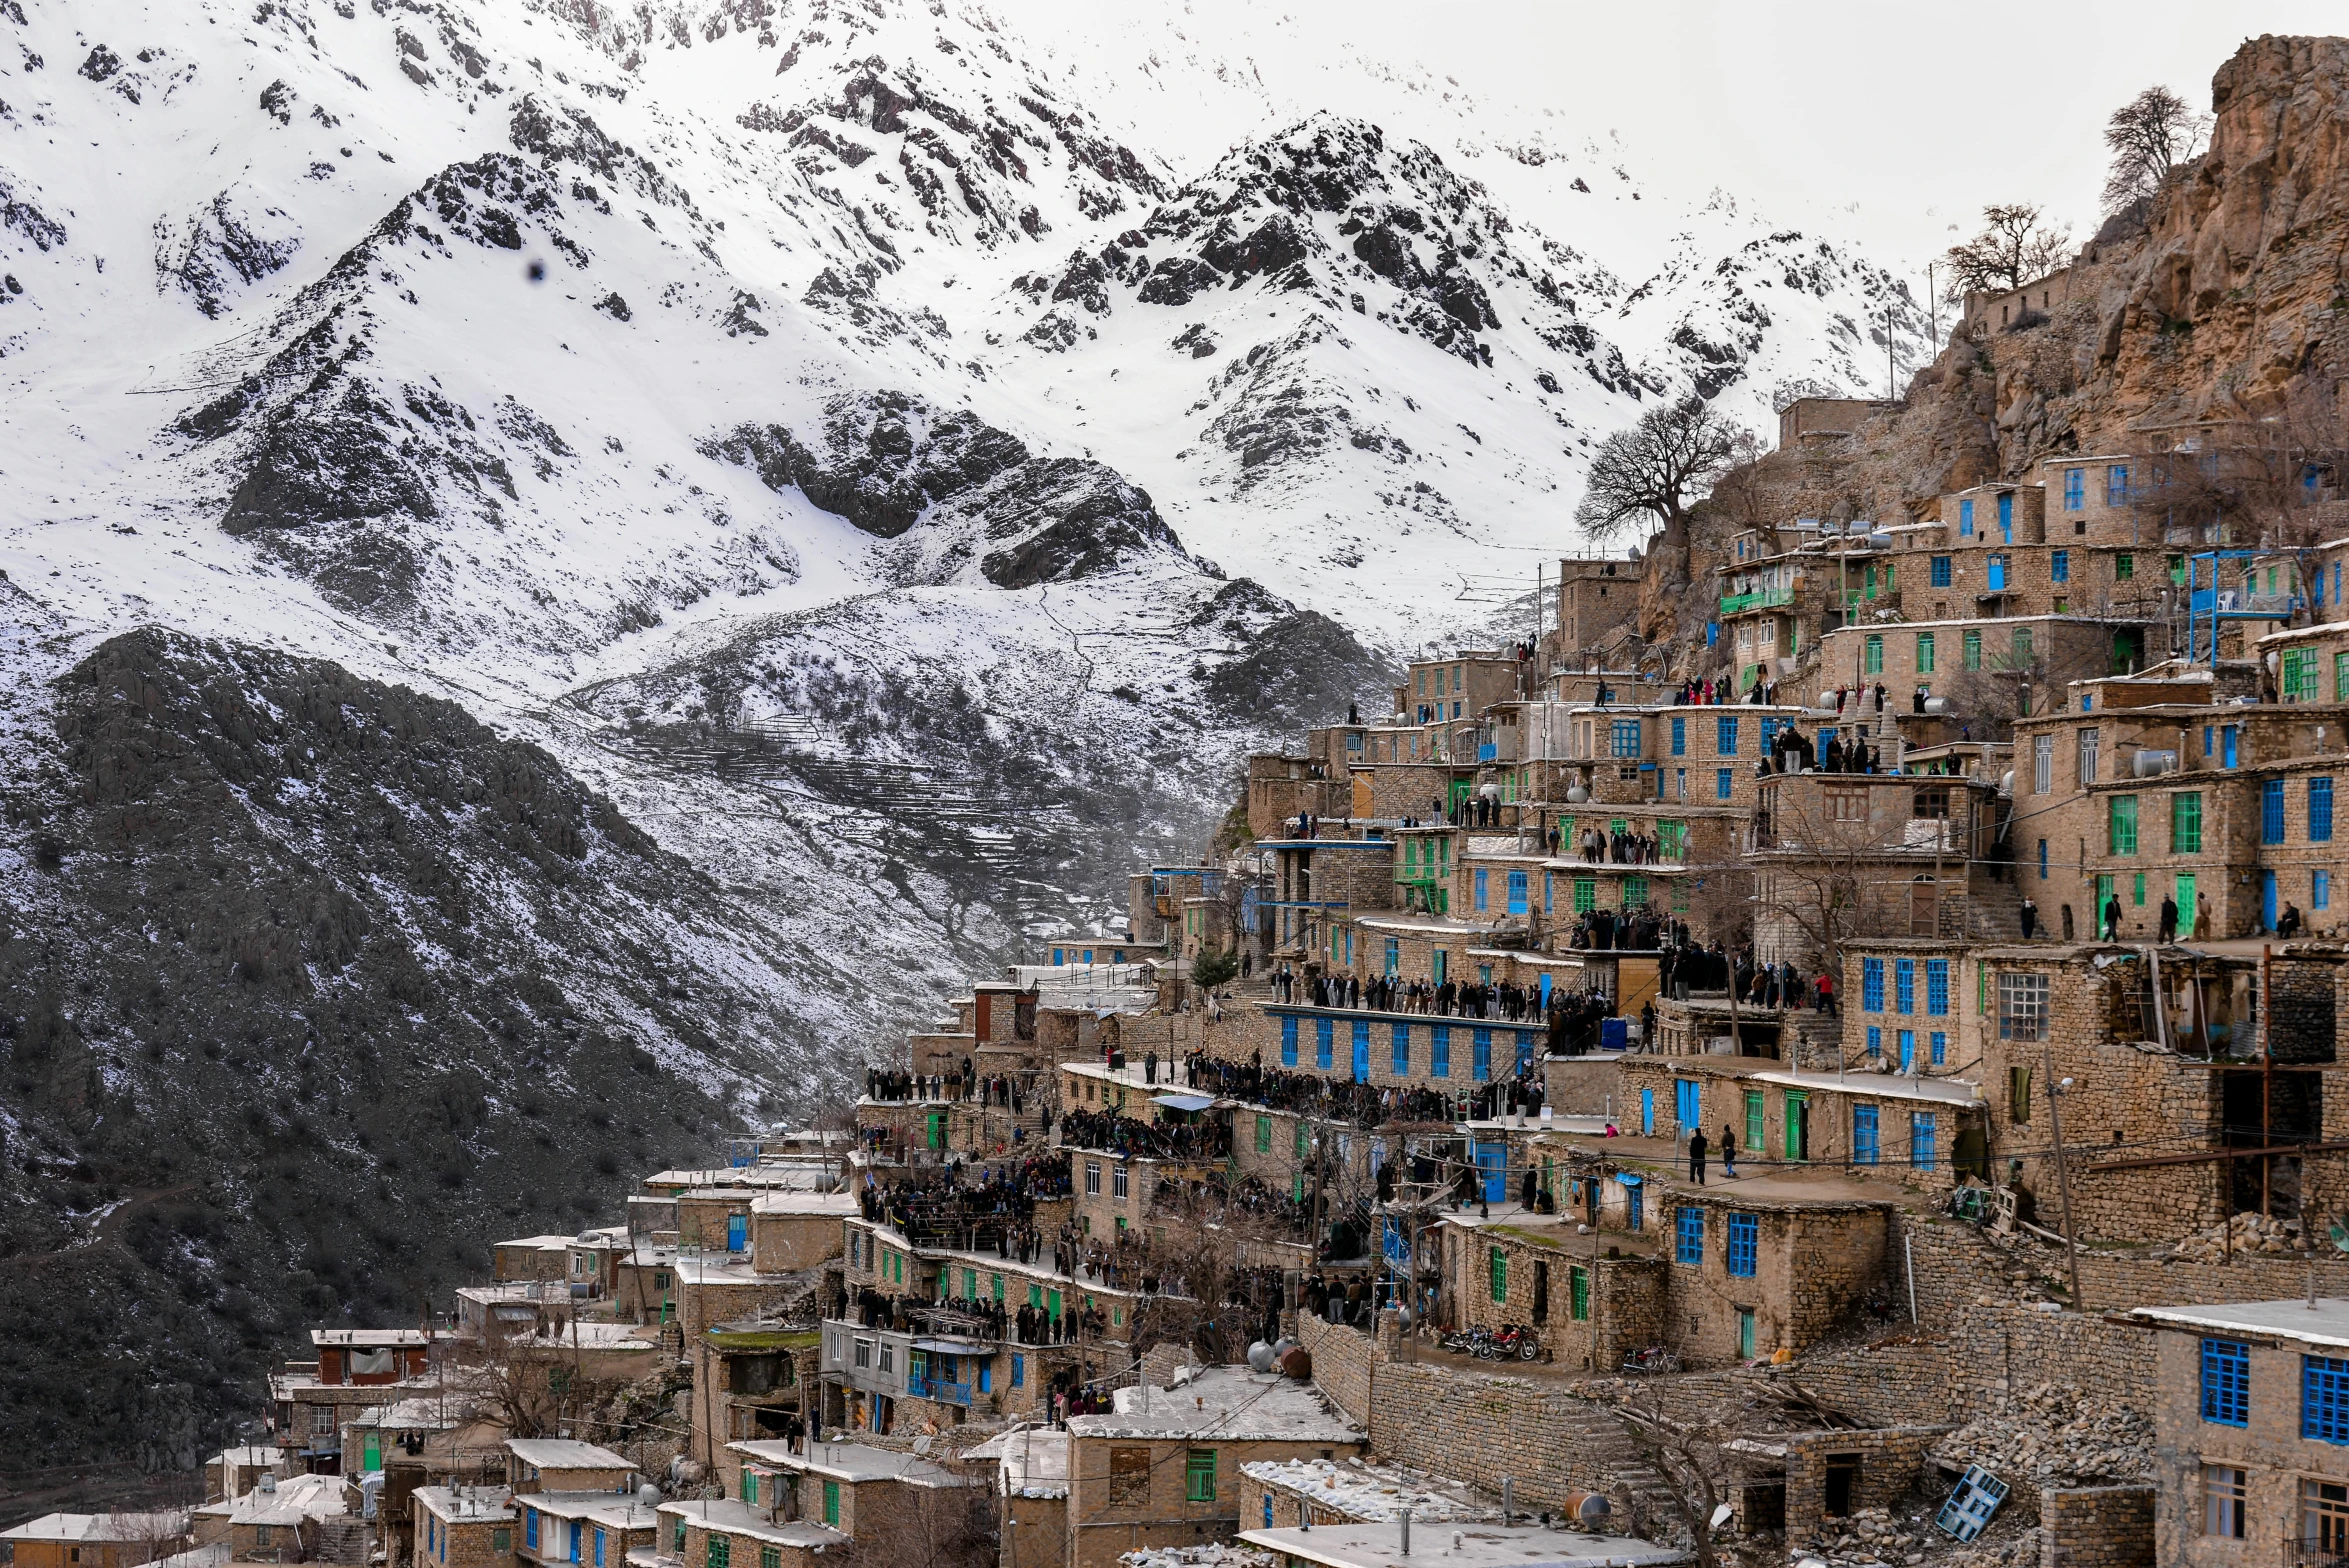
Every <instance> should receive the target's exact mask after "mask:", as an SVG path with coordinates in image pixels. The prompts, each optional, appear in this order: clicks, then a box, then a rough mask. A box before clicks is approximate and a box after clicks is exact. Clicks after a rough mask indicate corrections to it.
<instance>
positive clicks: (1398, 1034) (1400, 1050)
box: [1393, 1024, 1411, 1078]
mask: <svg viewBox="0 0 2349 1568" xmlns="http://www.w3.org/2000/svg"><path fill="white" fill-rule="evenodd" d="M1393 1068H1394V1074H1395V1076H1396V1077H1398V1078H1408V1077H1409V1076H1410V1075H1411V1026H1410V1025H1409V1024H1397V1025H1395V1039H1394V1053H1393Z"/></svg>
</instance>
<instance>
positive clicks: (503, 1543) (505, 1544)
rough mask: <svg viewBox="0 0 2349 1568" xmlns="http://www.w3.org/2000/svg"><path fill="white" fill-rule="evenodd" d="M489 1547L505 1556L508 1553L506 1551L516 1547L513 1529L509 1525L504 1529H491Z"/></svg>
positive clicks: (499, 1554)
mask: <svg viewBox="0 0 2349 1568" xmlns="http://www.w3.org/2000/svg"><path fill="white" fill-rule="evenodd" d="M489 1549H490V1550H491V1551H492V1552H493V1553H495V1554H496V1555H498V1556H500V1557H503V1556H505V1555H506V1553H508V1552H510V1551H512V1550H513V1549H514V1532H513V1530H512V1529H511V1528H510V1527H509V1528H507V1529H503V1530H492V1531H490V1532H489Z"/></svg>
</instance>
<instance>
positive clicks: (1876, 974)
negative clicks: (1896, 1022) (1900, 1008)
mask: <svg viewBox="0 0 2349 1568" xmlns="http://www.w3.org/2000/svg"><path fill="white" fill-rule="evenodd" d="M1860 1010H1861V1011H1862V1012H1869V1013H1880V1012H1882V1011H1884V960H1883V959H1881V958H1863V959H1861V960H1860Z"/></svg>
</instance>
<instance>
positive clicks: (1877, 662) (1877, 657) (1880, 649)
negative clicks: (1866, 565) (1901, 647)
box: [1867, 595, 1884, 675]
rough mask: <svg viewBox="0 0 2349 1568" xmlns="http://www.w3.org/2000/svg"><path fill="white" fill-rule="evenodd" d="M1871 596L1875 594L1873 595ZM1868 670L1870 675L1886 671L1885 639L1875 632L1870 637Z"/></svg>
mask: <svg viewBox="0 0 2349 1568" xmlns="http://www.w3.org/2000/svg"><path fill="white" fill-rule="evenodd" d="M1870 597H1874V596H1873V595H1871V596H1870ZM1867 672H1868V673H1869V674H1870V675H1881V674H1883V673H1884V639H1883V638H1882V637H1879V636H1877V635H1875V634H1874V633H1870V634H1869V637H1868V663H1867Z"/></svg>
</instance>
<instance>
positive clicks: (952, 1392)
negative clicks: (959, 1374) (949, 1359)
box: [905, 1376, 971, 1405]
mask: <svg viewBox="0 0 2349 1568" xmlns="http://www.w3.org/2000/svg"><path fill="white" fill-rule="evenodd" d="M905 1394H906V1397H907V1398H908V1399H929V1400H935V1401H936V1402H937V1403H939V1404H942V1405H968V1404H969V1403H970V1402H971V1385H970V1384H968V1383H944V1382H940V1381H939V1380H938V1379H936V1378H929V1377H920V1376H910V1377H908V1378H907V1379H906V1380H905Z"/></svg>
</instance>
